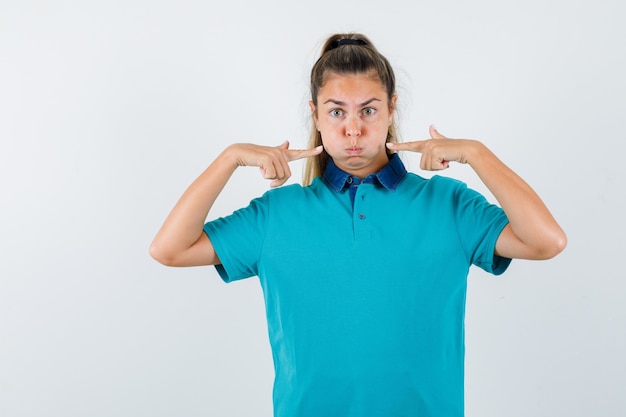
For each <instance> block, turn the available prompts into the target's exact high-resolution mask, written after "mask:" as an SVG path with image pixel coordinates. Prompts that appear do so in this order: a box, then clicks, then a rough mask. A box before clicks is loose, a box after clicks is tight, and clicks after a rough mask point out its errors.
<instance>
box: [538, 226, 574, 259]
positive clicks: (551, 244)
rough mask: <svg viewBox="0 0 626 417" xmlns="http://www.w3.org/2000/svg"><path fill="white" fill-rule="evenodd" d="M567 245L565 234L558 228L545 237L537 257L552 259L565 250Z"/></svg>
mask: <svg viewBox="0 0 626 417" xmlns="http://www.w3.org/2000/svg"><path fill="white" fill-rule="evenodd" d="M566 246H567V235H566V234H565V232H564V231H563V230H559V231H558V232H556V233H554V234H553V235H552V236H550V237H549V238H547V239H546V241H545V244H544V245H543V247H542V249H541V251H540V252H539V253H538V256H537V259H539V260H547V259H552V258H554V257H555V256H557V255H558V254H560V253H561V252H563V251H564V250H565V247H566Z"/></svg>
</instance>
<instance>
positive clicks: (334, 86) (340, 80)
mask: <svg viewBox="0 0 626 417" xmlns="http://www.w3.org/2000/svg"><path fill="white" fill-rule="evenodd" d="M324 78H325V79H324V85H322V87H321V88H320V89H319V92H318V96H317V97H318V100H320V101H319V102H320V103H321V104H322V103H323V102H324V101H325V100H326V99H335V100H339V101H344V102H352V101H354V102H363V101H365V100H369V99H371V98H377V99H379V100H381V101H386V99H387V92H386V90H385V87H384V86H383V84H382V82H381V81H380V79H379V78H378V75H377V74H376V73H375V72H368V73H359V74H338V73H334V72H331V73H328V74H327V75H326V76H325V77H324Z"/></svg>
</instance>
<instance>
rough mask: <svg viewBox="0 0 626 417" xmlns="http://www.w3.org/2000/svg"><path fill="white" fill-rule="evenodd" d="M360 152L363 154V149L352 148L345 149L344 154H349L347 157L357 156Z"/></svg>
mask: <svg viewBox="0 0 626 417" xmlns="http://www.w3.org/2000/svg"><path fill="white" fill-rule="evenodd" d="M362 152H363V149H361V148H354V147H353V148H347V149H346V153H347V154H349V155H358V154H360V153H362Z"/></svg>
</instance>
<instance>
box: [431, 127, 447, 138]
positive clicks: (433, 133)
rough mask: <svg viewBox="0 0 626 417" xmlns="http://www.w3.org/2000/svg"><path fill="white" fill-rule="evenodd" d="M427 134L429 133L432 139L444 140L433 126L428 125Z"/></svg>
mask: <svg viewBox="0 0 626 417" xmlns="http://www.w3.org/2000/svg"><path fill="white" fill-rule="evenodd" d="M428 132H429V133H430V137H431V138H433V139H446V137H445V136H444V135H442V134H441V133H439V131H438V130H437V129H435V125H430V127H429V128H428Z"/></svg>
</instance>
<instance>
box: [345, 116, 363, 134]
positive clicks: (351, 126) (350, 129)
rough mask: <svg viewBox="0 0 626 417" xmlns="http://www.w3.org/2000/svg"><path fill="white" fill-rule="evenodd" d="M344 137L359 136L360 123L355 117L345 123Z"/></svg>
mask: <svg viewBox="0 0 626 417" xmlns="http://www.w3.org/2000/svg"><path fill="white" fill-rule="evenodd" d="M346 136H349V137H351V138H357V137H359V136H361V121H360V120H359V119H358V118H357V117H350V118H348V120H347V121H346Z"/></svg>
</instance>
